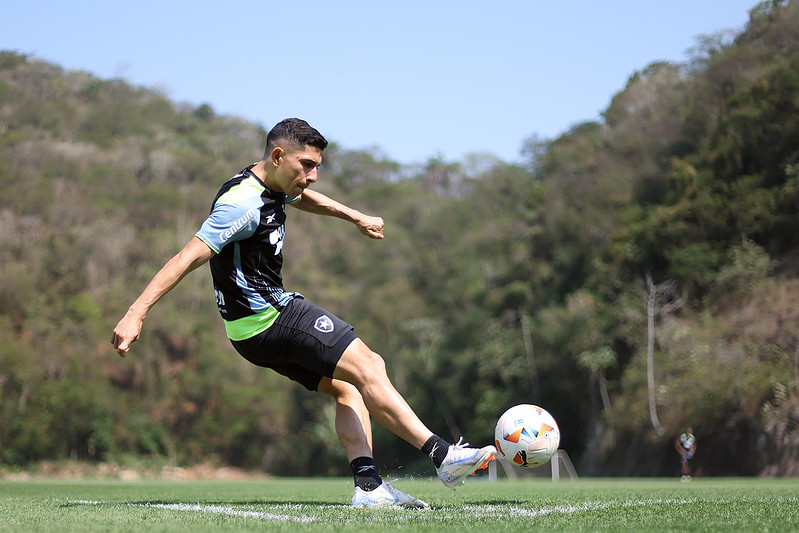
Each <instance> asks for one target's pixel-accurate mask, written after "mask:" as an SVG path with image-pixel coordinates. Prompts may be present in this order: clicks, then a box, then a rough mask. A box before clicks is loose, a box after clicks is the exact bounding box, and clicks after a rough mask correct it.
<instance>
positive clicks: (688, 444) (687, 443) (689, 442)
mask: <svg viewBox="0 0 799 533" xmlns="http://www.w3.org/2000/svg"><path fill="white" fill-rule="evenodd" d="M694 444H696V437H694V436H693V434H689V433H683V434H682V435H680V446H682V447H683V448H684V449H686V450H690V449H691V448H693V447H694Z"/></svg>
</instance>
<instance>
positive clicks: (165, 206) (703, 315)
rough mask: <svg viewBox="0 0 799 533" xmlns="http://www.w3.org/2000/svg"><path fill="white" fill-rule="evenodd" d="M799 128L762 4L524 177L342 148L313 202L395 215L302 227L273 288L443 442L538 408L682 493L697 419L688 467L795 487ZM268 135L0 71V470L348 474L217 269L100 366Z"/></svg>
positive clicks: (27, 64) (12, 67)
mask: <svg viewBox="0 0 799 533" xmlns="http://www.w3.org/2000/svg"><path fill="white" fill-rule="evenodd" d="M586 90H590V83H586ZM267 96H268V95H267ZM797 111H799V2H794V1H768V2H764V3H761V4H759V5H757V6H755V7H754V8H753V9H752V11H751V13H750V20H749V22H748V24H747V25H746V27H745V28H744V29H743V30H742V31H740V33H738V34H737V35H728V34H727V33H719V34H717V35H711V36H705V37H702V38H700V39H698V40H697V43H696V46H695V48H694V49H692V51H691V54H690V58H689V59H688V60H687V61H686V62H685V63H682V64H676V63H666V62H657V63H652V64H650V65H648V66H646V67H645V68H643V69H642V70H640V71H639V72H635V73H633V74H632V75H631V76H630V78H629V80H628V82H627V84H626V86H625V87H623V88H622V89H621V90H620V91H619V92H618V93H617V94H616V95H615V96H614V98H613V99H612V101H611V103H610V105H609V106H608V108H607V109H606V110H605V111H604V112H603V113H602V116H601V120H597V121H590V122H585V123H582V124H578V125H575V126H574V127H572V128H571V129H570V130H569V131H566V132H564V133H563V134H562V135H560V136H559V137H557V138H555V139H540V138H536V137H535V136H533V137H531V138H530V139H529V140H528V142H527V143H526V144H525V147H524V154H525V164H523V165H522V164H509V163H506V162H503V161H501V160H498V159H496V158H492V157H491V156H490V155H475V156H472V157H468V158H466V159H465V160H463V161H458V162H448V161H443V160H440V159H432V158H431V159H430V160H429V161H427V163H426V164H423V165H416V166H409V165H401V164H399V163H396V162H393V161H391V160H389V159H388V158H387V157H385V156H384V155H383V154H382V153H381V152H380V151H379V149H375V150H371V151H352V150H347V149H345V148H343V147H341V146H337V145H335V144H333V145H332V146H331V147H330V148H329V149H328V150H327V151H326V153H325V164H324V166H323V167H322V172H321V179H320V181H319V183H317V184H316V187H317V188H318V189H319V190H321V191H323V192H325V193H326V194H329V195H331V196H333V197H335V198H337V199H340V200H342V201H343V202H345V203H348V204H350V205H352V206H354V207H357V208H359V209H361V210H363V211H365V212H369V213H372V214H378V215H380V216H382V217H383V218H384V219H385V220H386V239H385V240H384V241H371V240H369V239H365V238H363V237H362V236H361V235H360V234H359V233H358V232H357V230H355V229H354V228H353V227H352V226H350V225H348V224H345V223H343V222H340V221H334V220H331V219H323V218H320V217H314V216H312V215H308V214H306V213H302V212H299V211H296V210H290V213H289V222H288V226H287V238H286V246H285V251H284V254H285V257H286V266H285V268H284V278H285V282H286V285H287V287H288V288H290V289H292V290H297V291H300V292H302V293H303V294H305V295H306V297H307V298H308V299H309V300H311V301H314V302H316V303H318V304H320V305H322V306H324V307H327V308H328V309H330V310H331V311H333V312H335V313H336V314H338V315H340V316H342V317H343V318H345V319H346V320H348V321H349V322H350V323H352V324H354V325H355V326H356V330H357V331H358V333H359V334H360V335H361V336H362V337H363V338H364V339H365V340H366V342H367V343H368V344H369V345H370V346H371V347H372V348H373V349H375V350H376V351H378V352H380V353H381V354H382V355H383V356H384V358H385V359H386V362H387V365H388V369H389V373H390V376H391V377H392V379H393V381H394V383H395V384H396V386H397V388H398V389H399V390H400V391H401V392H402V393H403V394H404V395H405V396H406V398H407V399H408V400H409V402H410V403H411V405H412V406H414V408H415V409H416V410H417V412H418V413H419V415H420V417H421V418H422V419H423V420H424V421H425V422H426V423H427V424H428V425H429V426H430V427H431V429H433V430H434V431H436V432H438V433H439V434H440V435H442V436H443V437H445V438H452V439H457V437H459V436H460V435H461V434H463V435H465V436H466V437H467V438H468V439H469V440H470V441H471V442H472V443H473V444H484V443H489V442H491V440H492V439H493V428H494V424H495V422H496V419H497V417H498V416H499V415H500V414H501V413H502V412H503V411H504V410H505V409H506V408H507V407H509V406H511V405H514V404H516V403H537V404H540V405H543V406H544V407H546V408H547V409H548V410H549V411H550V412H552V414H553V415H554V416H555V417H556V419H557V420H558V421H559V423H560V426H561V431H562V440H561V443H562V444H561V445H562V447H563V448H564V449H566V450H567V451H568V452H569V454H570V456H571V458H572V460H573V461H574V462H575V464H576V466H577V469H578V471H579V473H580V474H582V475H677V473H678V469H679V465H678V462H677V460H676V453H675V451H674V449H673V442H674V439H675V437H676V436H677V435H678V434H679V433H680V431H681V430H682V428H684V427H685V426H687V425H690V426H692V427H693V428H694V430H695V432H696V434H697V436H698V440H699V453H698V455H697V458H696V466H695V470H696V472H697V473H698V474H700V475H703V474H704V475H724V474H736V475H797V474H799V227H798V226H799V224H798V223H799V213H798V211H799V207H798V206H799V120H797V116H799V115H797ZM534 130H535V124H530V131H534ZM323 133H325V134H326V135H327V136H328V138H333V139H334V138H335V132H323ZM265 134H266V131H265V129H264V127H262V126H260V125H257V124H252V123H249V122H247V121H245V120H243V119H241V118H238V117H232V116H222V115H218V114H217V113H216V112H215V111H214V109H213V108H212V107H211V106H210V105H207V104H206V105H200V106H193V105H188V104H179V103H175V102H173V101H170V100H169V99H168V98H167V97H166V96H164V95H163V94H161V93H159V92H158V91H156V90H153V89H148V88H141V87H136V86H133V85H131V84H130V83H128V82H126V81H125V80H122V79H110V80H105V79H98V78H97V77H95V76H93V75H91V74H89V73H86V72H79V71H64V69H62V68H60V67H58V66H56V65H52V64H48V63H46V62H43V61H40V60H37V59H35V58H32V57H30V56H29V55H27V54H26V53H24V52H21V51H4V52H0V191H2V195H0V470H2V469H4V468H5V469H9V468H10V469H14V468H29V467H33V466H35V465H36V464H37V463H38V462H39V461H42V460H47V459H49V460H53V459H56V460H62V459H63V460H66V459H76V460H82V461H92V462H116V463H118V464H133V465H142V464H163V465H178V466H181V465H190V464H194V463H198V462H207V461H211V462H214V463H216V464H220V465H233V466H240V467H244V468H248V469H251V470H253V471H265V472H269V473H273V474H280V475H321V474H348V473H349V469H348V467H347V463H346V461H345V460H344V455H343V453H342V451H341V449H340V447H339V446H338V444H337V441H336V436H335V431H334V428H333V425H332V417H333V405H332V403H331V402H330V401H329V400H327V399H326V398H323V397H321V396H318V395H314V394H309V393H308V392H307V391H305V390H304V389H303V388H302V387H300V386H298V385H295V384H293V383H289V382H287V381H286V380H284V379H283V378H281V377H279V376H277V375H273V374H271V373H269V372H266V371H264V370H262V369H259V368H257V367H254V366H251V365H249V363H247V362H245V361H244V360H243V359H241V358H240V357H239V356H238V355H237V354H236V353H235V351H234V350H233V348H232V347H231V346H230V344H229V343H228V341H227V340H226V339H225V335H224V329H223V327H222V325H221V321H220V320H219V317H218V314H217V310H216V306H215V303H214V298H213V295H212V287H211V280H210V275H209V273H208V272H207V269H202V270H200V271H198V272H195V273H193V274H191V275H190V276H189V277H187V278H186V279H185V280H184V281H183V283H182V284H181V285H180V286H179V287H178V288H177V289H175V290H174V291H173V292H172V293H170V294H169V295H168V296H167V297H166V298H165V299H164V300H163V301H162V302H161V303H160V304H159V305H158V306H156V308H155V309H154V310H153V311H152V312H151V313H150V315H149V317H148V319H147V321H146V323H145V328H144V332H143V336H142V339H141V340H140V341H139V342H138V343H137V344H136V345H134V347H133V350H132V351H131V354H130V355H129V356H128V357H127V358H125V359H120V358H119V357H118V356H117V355H116V353H115V352H114V350H113V349H112V348H111V346H110V344H109V341H110V337H111V330H112V328H113V327H114V325H115V324H116V322H117V320H118V319H119V318H120V317H121V316H122V315H123V314H124V312H125V310H126V309H127V307H128V305H130V303H131V302H132V301H133V300H134V299H135V297H136V296H137V295H138V293H139V292H140V291H141V290H142V289H143V287H144V286H145V285H146V283H147V281H149V279H150V278H151V277H152V275H153V274H154V273H155V272H156V271H157V270H158V268H160V266H161V265H162V264H163V263H164V262H165V261H166V260H167V259H168V258H169V257H171V256H172V254H174V253H175V252H176V251H177V250H178V249H180V247H181V246H182V245H183V244H184V243H185V242H186V241H187V240H188V239H189V238H191V236H192V235H193V234H194V232H195V231H196V230H197V228H198V227H199V225H200V224H201V223H202V221H203V220H204V218H205V216H206V215H207V213H208V209H209V207H210V202H211V200H212V199H213V197H214V194H215V192H216V191H217V189H218V187H219V186H220V184H221V183H222V182H224V181H225V180H226V179H227V178H228V177H229V176H231V175H232V174H233V173H235V172H236V171H237V170H239V169H240V168H242V167H243V166H245V165H246V164H248V163H250V162H252V161H255V160H256V159H258V158H259V157H260V155H261V153H262V151H263V144H264V141H265ZM375 142H376V143H377V144H379V139H375ZM375 446H376V460H377V462H378V464H379V465H382V466H383V467H384V468H385V469H387V470H394V469H397V468H399V467H400V466H401V467H402V470H400V471H399V472H400V473H403V474H410V473H420V474H424V475H431V474H432V469H431V467H430V465H429V460H428V459H427V458H426V457H424V456H422V454H420V453H419V452H418V451H417V450H415V449H413V448H412V447H411V446H409V445H408V444H406V443H404V442H402V441H399V440H398V439H397V438H395V437H394V436H393V435H390V434H388V432H386V431H385V430H384V429H382V428H375ZM298 450H302V451H301V452H300V453H298ZM308 457H315V459H314V460H313V461H309V460H308Z"/></svg>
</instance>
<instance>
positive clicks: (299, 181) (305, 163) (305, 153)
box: [278, 145, 322, 198]
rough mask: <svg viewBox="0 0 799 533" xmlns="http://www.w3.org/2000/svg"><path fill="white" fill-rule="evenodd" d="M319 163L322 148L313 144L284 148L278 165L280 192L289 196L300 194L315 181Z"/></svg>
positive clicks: (320, 161) (320, 162)
mask: <svg viewBox="0 0 799 533" xmlns="http://www.w3.org/2000/svg"><path fill="white" fill-rule="evenodd" d="M321 164H322V150H320V149H319V148H316V147H314V146H307V145H306V146H304V147H302V148H297V149H288V150H285V151H284V152H283V154H282V157H281V160H280V165H279V167H278V170H279V176H280V177H279V178H278V181H279V183H280V186H281V187H282V189H283V191H282V192H283V193H285V194H286V196H288V197H289V198H294V197H295V196H299V195H300V194H302V191H304V190H305V189H307V188H308V187H310V186H311V185H312V184H313V183H314V182H316V179H317V173H318V171H319V165H321Z"/></svg>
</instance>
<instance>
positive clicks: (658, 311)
mask: <svg viewBox="0 0 799 533" xmlns="http://www.w3.org/2000/svg"><path fill="white" fill-rule="evenodd" d="M677 288H678V284H677V282H676V281H674V280H668V281H664V282H663V283H660V284H656V283H655V282H654V281H652V276H651V275H650V274H649V273H647V274H646V279H645V280H644V283H643V287H642V289H641V296H642V298H643V299H644V301H645V302H646V332H647V342H646V383H647V389H648V391H649V418H650V420H651V422H652V427H653V428H654V429H655V431H656V432H657V434H658V435H663V433H665V430H664V429H663V427H662V426H661V425H660V420H658V413H657V402H656V398H655V318H657V317H658V316H662V315H665V314H668V313H671V312H672V311H676V310H677V309H679V308H680V307H682V305H683V304H684V303H685V293H683V294H682V296H680V297H678V298H675V297H674V295H675V293H676V292H677Z"/></svg>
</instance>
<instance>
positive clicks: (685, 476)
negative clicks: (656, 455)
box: [674, 428, 696, 481]
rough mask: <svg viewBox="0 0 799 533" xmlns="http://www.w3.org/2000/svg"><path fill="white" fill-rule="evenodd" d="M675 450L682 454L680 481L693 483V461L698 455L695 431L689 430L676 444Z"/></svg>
mask: <svg viewBox="0 0 799 533" xmlns="http://www.w3.org/2000/svg"><path fill="white" fill-rule="evenodd" d="M674 448H675V449H676V450H677V452H678V453H679V454H680V464H681V472H680V473H681V476H680V481H691V463H690V461H691V459H693V458H694V453H696V437H695V436H694V430H693V429H691V428H688V429H686V430H685V432H684V433H683V434H682V435H680V437H679V438H678V439H677V440H676V441H675V442H674Z"/></svg>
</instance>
